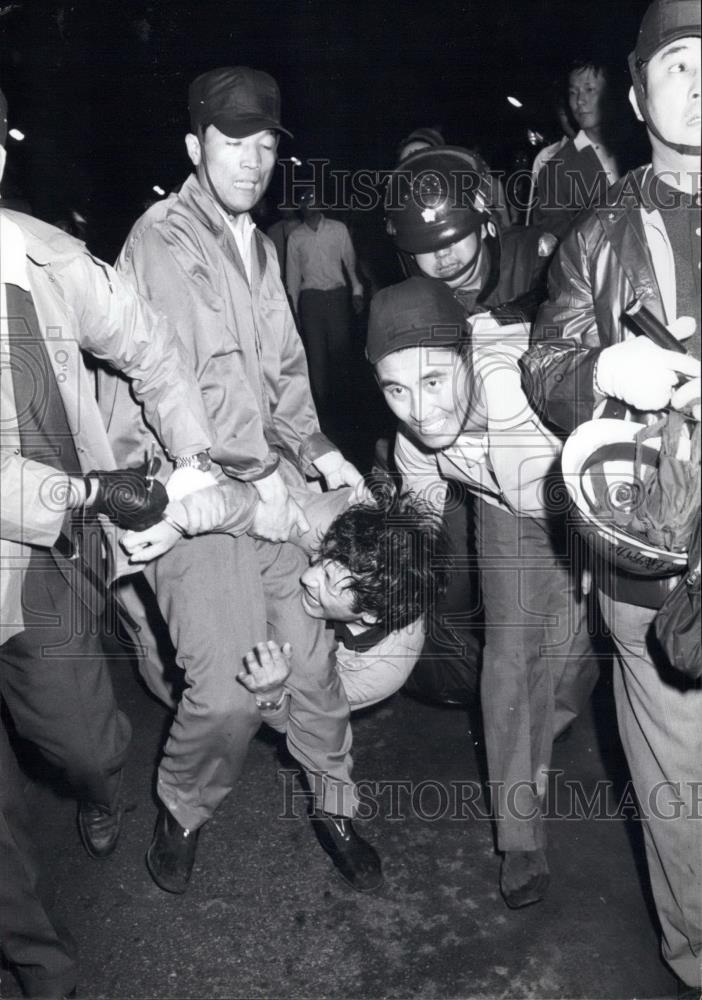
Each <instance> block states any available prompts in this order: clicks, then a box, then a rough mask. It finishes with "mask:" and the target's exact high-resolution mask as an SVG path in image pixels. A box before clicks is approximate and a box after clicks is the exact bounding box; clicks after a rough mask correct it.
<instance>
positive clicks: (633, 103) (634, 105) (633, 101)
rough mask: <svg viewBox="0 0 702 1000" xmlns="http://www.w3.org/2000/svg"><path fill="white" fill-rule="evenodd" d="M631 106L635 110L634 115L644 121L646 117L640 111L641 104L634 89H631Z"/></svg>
mask: <svg viewBox="0 0 702 1000" xmlns="http://www.w3.org/2000/svg"><path fill="white" fill-rule="evenodd" d="M629 104H630V105H631V106H632V108H633V109H634V114H635V115H636V117H637V118H638V119H639V121H640V122H642V121H643V120H644V116H643V115H642V114H641V111H640V109H639V102H638V101H637V99H636V91H635V90H634V88H633V87H629Z"/></svg>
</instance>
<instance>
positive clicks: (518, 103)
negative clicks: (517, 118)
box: [507, 97, 524, 108]
mask: <svg viewBox="0 0 702 1000" xmlns="http://www.w3.org/2000/svg"><path fill="white" fill-rule="evenodd" d="M507 100H508V101H509V103H510V104H511V105H512V107H513V108H523V107H524V105H523V104H522V102H521V101H520V100H518V99H517V98H516V97H508V98H507Z"/></svg>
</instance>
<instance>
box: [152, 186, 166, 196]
mask: <svg viewBox="0 0 702 1000" xmlns="http://www.w3.org/2000/svg"><path fill="white" fill-rule="evenodd" d="M151 190H152V191H155V192H156V194H157V195H158V196H159V197H160V198H163V196H164V194H165V193H166V192H165V191H164V190H163V188H162V187H161V185H160V184H154V186H153V187H152V188H151Z"/></svg>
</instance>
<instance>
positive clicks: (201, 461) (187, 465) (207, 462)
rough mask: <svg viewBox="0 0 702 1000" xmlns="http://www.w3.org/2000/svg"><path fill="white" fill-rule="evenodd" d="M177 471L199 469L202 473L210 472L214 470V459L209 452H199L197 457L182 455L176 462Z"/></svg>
mask: <svg viewBox="0 0 702 1000" xmlns="http://www.w3.org/2000/svg"><path fill="white" fill-rule="evenodd" d="M175 467H176V469H199V470H200V472H209V471H210V469H211V468H212V459H211V458H210V453H209V451H199V452H198V453H197V455H181V456H180V458H176V460H175Z"/></svg>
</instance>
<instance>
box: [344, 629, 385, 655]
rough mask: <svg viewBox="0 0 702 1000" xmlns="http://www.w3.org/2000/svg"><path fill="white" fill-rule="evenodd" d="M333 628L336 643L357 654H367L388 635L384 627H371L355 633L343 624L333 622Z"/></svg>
mask: <svg viewBox="0 0 702 1000" xmlns="http://www.w3.org/2000/svg"><path fill="white" fill-rule="evenodd" d="M333 628H334V638H335V639H336V641H337V642H340V643H343V645H344V646H345V647H346V649H352V650H354V651H355V652H358V653H365V652H367V651H368V650H369V649H372V648H373V646H377V645H378V643H379V642H382V640H383V639H385V638H386V637H387V636H388V635H390V630H389V629H388V628H386V626H384V625H373V626H371V628H367V629H365V630H364V631H363V632H356V633H354V632H352V631H351V629H350V628H349V627H348V625H346V624H345V623H344V622H334V625H333Z"/></svg>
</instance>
